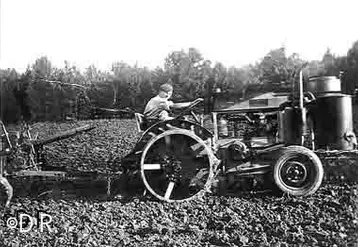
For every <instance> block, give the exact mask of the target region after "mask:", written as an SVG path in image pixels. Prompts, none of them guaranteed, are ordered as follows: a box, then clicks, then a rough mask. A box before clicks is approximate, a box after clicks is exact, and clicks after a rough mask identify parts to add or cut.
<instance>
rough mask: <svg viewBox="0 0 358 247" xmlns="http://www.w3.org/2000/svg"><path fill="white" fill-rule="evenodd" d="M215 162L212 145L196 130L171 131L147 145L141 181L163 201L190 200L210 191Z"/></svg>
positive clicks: (141, 168) (143, 157)
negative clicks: (197, 133)
mask: <svg viewBox="0 0 358 247" xmlns="http://www.w3.org/2000/svg"><path fill="white" fill-rule="evenodd" d="M215 161H216V158H215V156H214V154H213V152H212V150H211V148H210V146H208V145H207V143H205V142H204V141H203V140H202V139H201V138H199V137H198V136H197V135H195V134H194V133H193V132H192V131H189V130H185V129H173V130H167V131H165V132H163V133H161V134H159V135H157V136H155V137H153V138H152V139H151V140H150V141H149V142H148V143H147V144H146V146H145V148H144V150H143V153H142V156H141V162H140V171H141V178H142V180H143V183H144V185H145V187H146V189H147V190H148V191H149V192H150V193H151V194H152V195H153V196H155V197H156V198H158V199H159V200H163V201H167V202H177V201H186V200H190V199H193V198H195V197H197V196H199V195H202V194H203V193H204V192H205V190H208V189H209V188H210V185H211V180H212V179H213V176H214V172H213V170H214V169H213V168H214V165H215Z"/></svg>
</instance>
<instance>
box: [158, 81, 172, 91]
mask: <svg viewBox="0 0 358 247" xmlns="http://www.w3.org/2000/svg"><path fill="white" fill-rule="evenodd" d="M159 90H160V91H163V92H166V93H169V92H171V91H173V86H172V85H170V84H168V83H165V84H163V85H161V86H160V87H159Z"/></svg>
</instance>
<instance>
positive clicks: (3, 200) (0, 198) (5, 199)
mask: <svg viewBox="0 0 358 247" xmlns="http://www.w3.org/2000/svg"><path fill="white" fill-rule="evenodd" d="M12 196H13V188H12V186H11V185H10V183H9V181H8V180H7V179H6V178H5V177H3V176H1V175H0V208H1V207H3V206H4V207H6V208H7V207H9V205H10V201H11V199H12Z"/></svg>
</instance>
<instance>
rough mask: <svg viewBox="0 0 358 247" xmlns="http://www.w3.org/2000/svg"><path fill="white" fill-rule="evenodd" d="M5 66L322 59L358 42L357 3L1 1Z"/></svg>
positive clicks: (0, 49)
mask: <svg viewBox="0 0 358 247" xmlns="http://www.w3.org/2000/svg"><path fill="white" fill-rule="evenodd" d="M0 1H1V2H0V68H2V69H5V68H15V69H16V70H17V71H19V72H23V71H24V70H25V69H26V67H27V66H28V65H29V64H30V65H31V64H33V63H34V62H35V60H36V59H37V58H39V57H41V56H47V57H48V58H49V59H50V61H51V62H52V64H53V65H54V66H56V67H63V66H64V61H65V60H67V61H69V62H70V64H72V65H75V66H77V67H78V68H80V69H85V68H86V67H88V66H90V65H91V64H93V65H95V66H96V67H97V68H99V69H101V70H110V68H111V64H112V63H113V62H115V61H124V62H126V63H128V64H130V65H134V64H135V63H136V62H137V63H138V65H139V66H141V67H143V66H147V67H149V68H155V67H156V66H163V64H164V59H165V57H166V56H167V55H168V54H169V53H170V52H172V51H177V50H181V49H184V50H185V51H187V50H188V48H189V47H194V48H197V49H198V50H199V51H200V52H201V54H202V55H203V57H204V58H205V59H209V60H211V61H213V62H221V63H223V64H224V65H225V66H227V67H230V66H236V67H241V66H244V65H246V64H249V63H254V62H255V61H259V60H260V59H262V58H263V56H264V55H265V54H267V53H268V52H269V51H270V50H272V49H276V48H279V47H281V46H283V45H284V46H285V47H286V51H287V54H288V55H289V54H292V53H293V52H296V53H298V54H299V55H300V56H301V57H302V58H303V59H306V60H315V59H319V60H320V59H321V58H322V56H323V54H324V53H325V51H326V50H327V48H330V49H331V51H332V53H334V54H336V55H345V54H346V53H347V51H348V49H349V48H350V47H351V46H352V44H353V42H354V41H357V40H358V32H357V31H356V30H357V29H356V28H357V24H358V18H357V16H356V15H357V12H356V11H357V7H358V1H356V0H340V1H330V0H326V1H321V0H309V1H308V0H300V1H290V0H269V1H268V0H266V1H265V0H246V1H243V0H220V1H219V0H216V1H214V0H177V1H174V0H0Z"/></svg>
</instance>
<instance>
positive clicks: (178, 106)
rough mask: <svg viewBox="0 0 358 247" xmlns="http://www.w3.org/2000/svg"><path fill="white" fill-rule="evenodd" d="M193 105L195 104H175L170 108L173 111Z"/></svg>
mask: <svg viewBox="0 0 358 247" xmlns="http://www.w3.org/2000/svg"><path fill="white" fill-rule="evenodd" d="M191 103H193V102H184V103H173V104H172V105H171V106H170V107H171V108H173V109H181V108H187V107H189V106H190V105H191Z"/></svg>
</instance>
